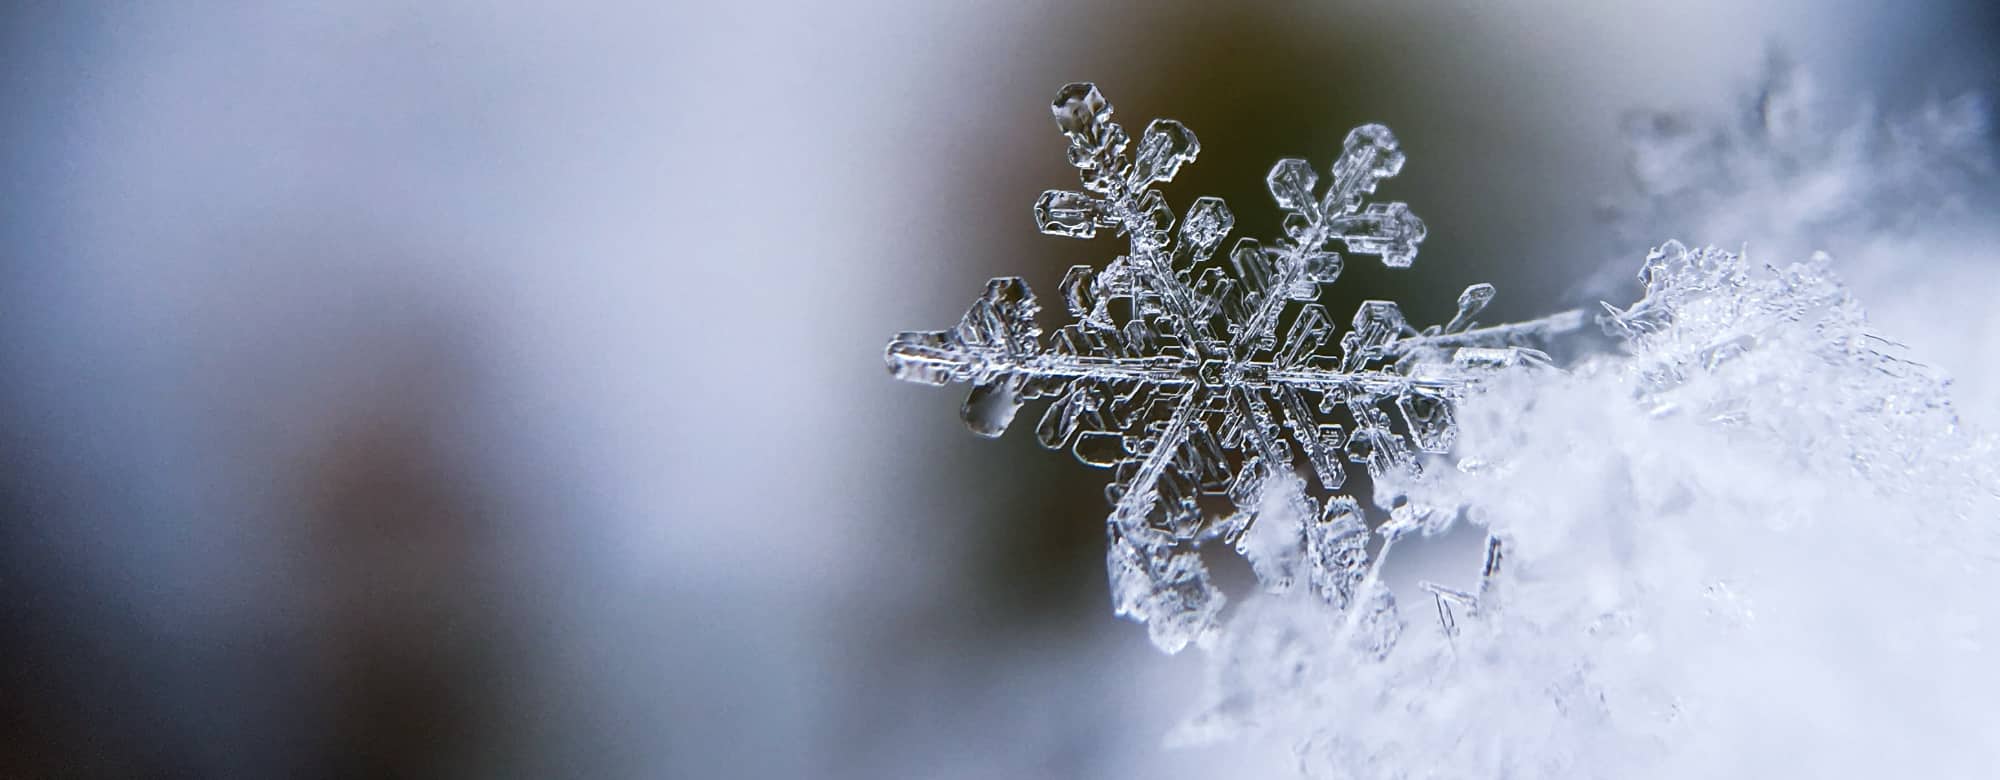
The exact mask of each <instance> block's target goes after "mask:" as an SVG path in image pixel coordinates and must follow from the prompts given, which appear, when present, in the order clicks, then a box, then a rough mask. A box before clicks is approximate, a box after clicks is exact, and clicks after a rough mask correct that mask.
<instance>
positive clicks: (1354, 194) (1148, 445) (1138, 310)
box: [885, 84, 1580, 652]
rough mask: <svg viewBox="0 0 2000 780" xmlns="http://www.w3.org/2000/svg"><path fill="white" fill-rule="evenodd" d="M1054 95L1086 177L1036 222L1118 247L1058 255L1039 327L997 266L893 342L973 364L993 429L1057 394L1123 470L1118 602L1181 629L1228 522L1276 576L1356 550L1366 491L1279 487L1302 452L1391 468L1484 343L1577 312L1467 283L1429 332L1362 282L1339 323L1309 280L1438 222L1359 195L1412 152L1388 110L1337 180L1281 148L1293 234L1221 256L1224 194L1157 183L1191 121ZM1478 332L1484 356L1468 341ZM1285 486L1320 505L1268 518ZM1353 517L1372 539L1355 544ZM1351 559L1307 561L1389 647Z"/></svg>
mask: <svg viewBox="0 0 2000 780" xmlns="http://www.w3.org/2000/svg"><path fill="white" fill-rule="evenodd" d="M1052 112H1053V113H1054V115H1055V119H1056V125H1057V127H1058V129H1060V130H1061V131H1062V133H1063V135H1064V136H1065V137H1066V138H1068V139H1069V148H1068V150H1067V153H1068V160H1069V162H1070V163H1071V164H1072V165H1073V166H1075V167H1076V168H1077V170H1078V173H1079V177H1080V179H1081V182H1082V184H1083V190H1082V191H1076V190H1049V191H1047V192H1044V193H1043V194H1042V195H1041V197H1040V198H1039V199H1037V200H1036V202H1035V204H1034V209H1033V211H1034V218H1035V224H1036V226H1037V227H1039V228H1040V229H1041V231H1042V232H1044V233H1048V234H1050V235H1057V236H1065V237H1071V238H1091V237H1093V236H1096V235H1097V234H1098V231H1100V230H1104V231H1115V232H1117V233H1118V234H1120V235H1122V236H1123V237H1124V238H1125V239H1126V241H1127V243H1128V248H1127V251H1126V253H1125V254H1124V255H1122V256H1120V257H1118V258H1116V259H1114V260H1112V261H1111V262H1110V263H1107V264H1106V265H1104V266H1103V267H1102V268H1093V267H1090V266H1076V267H1074V268H1071V269H1070V270H1069V272H1068V273H1067V274H1065V275H1064V277H1063V280H1062V283H1061V285H1060V292H1061V299H1062V306H1061V307H1060V308H1061V309H1062V310H1063V311H1065V312H1066V313H1067V314H1068V315H1069V318H1070V320H1071V324H1068V325H1064V326H1062V327H1061V328H1058V329H1056V330H1055V331H1054V332H1053V333H1052V334H1051V336H1050V338H1048V339H1047V340H1046V341H1044V340H1042V339H1041V331H1040V329H1039V328H1038V327H1037V325H1036V323H1035V315H1036V313H1037V312H1038V311H1039V310H1040V306H1039V304H1038V303H1037V301H1036V299H1035V296H1034V293H1033V292H1031V291H1029V290H1028V288H1027V285H1026V284H1024V283H1023V282H1022V281H1021V280H1019V279H1015V278H1005V279H995V280H993V282H991V283H989V284H988V286H987V289H986V291H985V292H984V293H983V294H982V295H981V296H980V297H979V299H978V300H976V301H974V302H973V305H972V307H971V309H970V310H969V311H967V313H966V315H965V318H964V319H963V320H962V321H961V322H960V323H959V325H958V326H957V327H955V328H952V329H950V330H943V331H919V332H911V333H903V334H900V335H898V336H896V337H895V339H893V340H892V341H891V342H890V343H889V347H888V350H887V352H886V355H885V357H886V359H887V362H888V365H889V369H890V371H891V373H892V374H894V375H895V376H896V377H897V378H900V379H905V380H910V381H916V382H924V383H928V384H944V383H947V382H966V383H970V384H972V385H973V390H972V394H971V397H970V398H968V400H967V401H966V404H965V408H964V417H965V422H966V424H967V425H968V426H969V427H971V428H972V430H973V431H974V432H976V433H979V434H981V435H986V436H997V435H999V434H1000V433H1001V432H1002V431H1003V430H1005V429H1006V428H1007V426H1008V425H1009V424H1010V423H1011V422H1012V421H1013V420H1014V418H1015V415H1016V412H1017V411H1018V410H1019V409H1020V408H1021V406H1022V405H1023V404H1024V403H1025V402H1026V401H1029V400H1032V399H1049V401H1050V403H1049V405H1048V407H1047V408H1046V410H1044V411H1043V412H1042V414H1041V416H1040V420H1039V422H1038V423H1037V424H1036V426H1035V435H1036V438H1037V440H1038V441H1040V442H1041V443H1042V445H1043V446H1046V447H1049V448H1051V449H1060V448H1068V449H1070V451H1071V452H1072V453H1073V454H1074V455H1075V456H1076V458H1077V459H1078V460H1079V461H1082V462H1083V463H1085V464H1088V465H1091V466H1098V467H1105V468H1109V469H1111V474H1112V484H1111V485H1110V486H1109V487H1108V488H1107V490H1106V495H1107V496H1109V497H1110V499H1111V502H1112V504H1113V508H1112V511H1111V516H1110V518H1109V521H1108V522H1109V526H1110V551H1109V553H1108V555H1109V558H1108V564H1109V568H1110V573H1111V580H1112V583H1111V585H1112V592H1113V594H1114V598H1113V601H1114V604H1115V606H1116V609H1117V611H1118V613H1119V614H1121V615H1125V616H1128V617H1131V618H1134V619H1137V620H1140V621H1144V622H1146V623H1147V624H1148V628H1149V630H1150V632H1151V635H1152V638H1153V640H1154V642H1155V643H1156V644H1158V645H1159V646H1160V647H1161V648H1163V649H1165V650H1168V651H1170V652H1172V651H1178V650H1180V649H1181V648H1183V647H1185V646H1187V644H1188V643H1189V642H1192V641H1194V640H1196V639H1199V638H1200V637H1202V636H1203V635H1205V634H1207V633H1209V632H1210V631H1211V630H1212V629H1213V628H1214V626H1215V621H1216V618H1217V616H1218V615H1219V614H1220V610H1221V607H1222V604H1223V596H1222V594H1221V593H1220V592H1219V591H1217V590H1216V589H1215V588H1214V586H1213V585H1212V584H1211V583H1210V582H1209V579H1208V572H1207V569H1206V567H1204V566H1203V565H1202V562H1201V558H1200V554H1199V550H1200V548H1201V546H1202V545H1203V544H1204V543H1206V542H1209V541H1213V540H1217V539H1221V540H1224V541H1227V542H1230V543H1231V544H1233V545H1235V546H1236V547H1237V548H1238V549H1239V550H1241V551H1243V552H1244V554H1245V555H1247V556H1249V557H1250V559H1251V561H1252V564H1253V566H1254V567H1255V568H1256V569H1257V570H1258V572H1259V574H1260V576H1261V577H1262V579H1263V580H1264V581H1265V584H1266V586H1267V587H1281V588H1282V587H1289V585H1288V583H1289V582H1290V580H1292V579H1294V578H1295V574H1294V572H1295V571H1296V570H1297V569H1298V568H1299V566H1300V565H1301V562H1302V561H1305V560H1307V559H1308V557H1311V560H1342V561H1354V560H1355V558H1356V556H1359V557H1360V559H1363V560H1365V558H1366V555H1365V539H1366V537H1367V534H1366V532H1365V528H1363V529H1362V531H1361V532H1360V533H1359V535H1358V536H1357V535H1356V534H1355V532H1354V529H1355V528H1357V527H1359V526H1358V525H1357V524H1359V523H1360V522H1361V520H1360V519H1359V514H1358V509H1354V507H1356V506H1357V505H1355V504H1353V502H1352V501H1348V500H1346V499H1343V498H1339V497H1337V496H1336V497H1334V498H1333V499H1331V501H1332V503H1327V504H1325V511H1324V512H1323V511H1322V500H1321V499H1318V498H1314V497H1311V496H1308V495H1305V494H1303V493H1300V492H1296V491H1294V492H1291V493H1287V494H1285V495H1284V497H1283V499H1282V500H1279V499H1277V498H1274V497H1273V495H1271V494H1270V491H1268V490H1267V489H1266V488H1267V486H1271V485H1279V484H1288V480H1289V478H1290V477H1291V475H1292V474H1294V473H1295V472H1297V471H1300V470H1304V471H1306V472H1307V473H1310V474H1312V475H1314V476H1315V477H1316V479H1317V482H1318V484H1319V486H1320V487H1321V488H1323V489H1324V490H1325V491H1329V492H1331V491H1335V490H1338V489H1340V488H1341V486H1342V485H1343V484H1344V483H1345V482H1346V471H1345V469H1346V463H1345V461H1352V462H1355V463H1362V464H1366V465H1367V467H1368V468H1369V470H1370V471H1371V472H1374V473H1377V474H1383V473H1387V472H1390V471H1396V470H1413V469H1415V468H1416V465H1417V458H1416V453H1418V452H1443V451H1446V450H1449V449H1450V448H1451V446H1452V442H1453V440H1454V436H1455V433H1454V422H1453V416H1452V406H1453V404H1454V403H1456V402H1457V400H1458V399H1459V398H1460V397H1462V396H1463V394H1464V393H1465V392H1466V391H1467V390H1468V388H1469V387H1470V386H1471V385H1472V383H1473V382H1474V381H1475V380H1476V379H1477V378H1478V377H1479V376H1481V375H1482V372H1480V371H1479V370H1477V369H1478V368H1479V367H1480V366H1482V365H1486V364H1492V363H1495V362H1496V361H1499V362H1505V361H1504V360H1503V359H1501V358H1498V357H1495V356H1497V355H1513V354H1517V353H1526V352H1527V351H1524V350H1520V349H1518V348H1517V347H1516V346H1513V345H1515V344H1517V343H1520V342H1521V341H1523V340H1524V339H1525V338H1529V337H1534V336H1539V335H1546V334H1547V333H1549V332H1554V331H1558V330H1562V329H1565V328H1569V327H1574V326H1575V325H1576V324H1577V322H1579V321H1580V320H1578V319H1577V318H1575V317H1569V318H1552V319H1550V320H1544V321H1536V322H1533V323H1524V324H1519V325H1510V326H1502V327H1497V328H1484V329H1482V328H1474V327H1471V326H1472V323H1471V320H1470V318H1471V317H1472V316H1473V315H1474V314H1476V313H1477V312H1478V310H1479V308H1480V307H1482V306H1484V305H1485V303H1486V301H1488V300H1490V299H1491V298H1492V295H1493V288H1492V286H1491V285H1474V286H1473V287H1472V288H1469V289H1468V290H1467V291H1466V294H1465V295H1464V296H1461V298H1460V301H1459V315H1458V316H1457V317H1456V318H1454V319H1453V320H1452V322H1451V323H1449V324H1448V325H1447V326H1444V327H1438V326H1433V327H1431V328H1430V329H1428V330H1426V331H1422V332H1419V331H1417V330H1416V329H1414V328H1412V327H1411V326H1410V325H1409V324H1408V323H1407V322H1406V321H1405V320H1404V318H1403V314H1402V311H1401V310H1400V309H1399V308H1398V307H1397V306H1396V305H1395V304H1394V303H1390V302H1387V301H1369V302H1367V303H1364V304H1363V305H1362V307H1361V310H1360V311H1359V312H1358V313H1356V315H1355V316H1354V318H1353V329H1352V330H1350V331H1349V332H1348V333H1347V334H1346V335H1345V336H1344V337H1341V338H1339V339H1337V340H1336V339H1335V338H1334V332H1335V326H1334V322H1335V320H1334V319H1333V317H1331V316H1330V315H1328V313H1327V312H1326V310H1325V308H1324V307H1322V306H1321V305H1320V304H1318V303H1315V302H1313V301H1315V300H1316V299H1317V298H1318V297H1319V294H1320V287H1321V286H1323V285H1327V284H1331V283H1332V282H1334V280H1335V279H1337V278H1338V277H1339V275H1340V271H1341V268H1342V257H1341V254H1340V252H1341V251H1345V252H1347V253H1350V254H1363V255H1375V256H1379V257H1380V258H1381V259H1382V262H1383V263H1384V264H1385V265H1388V266H1390V267H1405V266H1408V265H1409V264H1410V262H1411V261H1412V260H1413V259H1414V258H1415V256H1416V252H1417V246H1418V244H1420V243H1421V242H1422V241H1423V239H1424V225H1423V222H1422V221H1421V220H1419V219H1418V218H1417V217H1416V216H1415V215H1414V214H1412V213H1411V212H1410V210H1409V207H1408V206H1405V205H1404V204H1402V203H1368V202H1367V196H1368V195H1370V194H1372V193H1374V191H1375V189H1376V187H1377V185H1379V184H1380V183H1381V182H1382V181H1383V180H1384V179H1387V178H1389V177H1392V176H1394V175H1396V173H1397V172H1398V171H1400V170H1401V169H1402V166H1403V162H1404V158H1403V153H1402V151H1401V150H1400V149H1399V148H1398V145H1397V143H1396V137H1395V135H1394V134H1392V133H1390V132H1389V129H1388V128H1386V127H1383V126H1381V125H1365V126H1362V127H1359V128H1356V129H1355V130H1354V131H1353V132H1351V133H1349V134H1348V135H1347V139H1346V142H1345V144H1344V145H1343V149H1342V151H1341V154H1340V157H1339V159H1337V160H1336V161H1335V162H1334V163H1333V165H1332V166H1330V168H1329V169H1328V172H1327V178H1326V181H1325V182H1324V185H1325V186H1324V187H1322V186H1321V185H1322V181H1321V176H1320V174H1319V173H1318V172H1317V171H1315V170H1314V168H1313V166H1312V165H1311V164H1310V163H1308V162H1306V161H1305V160H1296V159H1293V160H1282V161H1280V162H1279V163H1278V164H1277V165H1276V166H1274V167H1272V169H1271V171H1270V173H1269V175H1268V176H1267V177H1266V184H1267V186H1268V187H1269V189H1270V191H1271V196H1272V198H1273V199H1274V200H1275V201H1276V202H1277V204H1278V206H1279V207H1280V208H1281V209H1284V210H1285V211H1286V212H1288V213H1287V214H1286V216H1285V220H1284V235H1283V236H1282V237H1278V238H1275V239H1272V240H1270V241H1268V242H1266V241H1259V240H1256V239H1253V238H1247V237H1246V238H1240V239H1238V240H1237V241H1236V243H1235V245H1234V246H1233V247H1232V248H1231V249H1230V250H1229V252H1228V253H1226V255H1221V254H1220V253H1219V252H1218V250H1219V249H1220V248H1221V247H1222V245H1223V243H1224V240H1225V239H1226V238H1227V237H1228V234H1229V233H1230V231H1231V230H1232V229H1233V228H1234V226H1235V217H1234V215H1233V214H1232V213H1231V212H1230V210H1229V208H1228V206H1227V204H1225V203H1223V201H1222V200H1221V199H1220V198H1213V197H1204V198H1197V199H1195V201H1194V202H1193V204H1192V205H1190V206H1189V208H1188V209H1187V211H1186V212H1185V213H1184V214H1183V215H1181V216H1180V218H1179V219H1178V220H1176V218H1175V214H1174V211H1173V210H1172V209H1171V208H1170V207H1169V206H1168V205H1167V202H1166V199H1165V197H1164V196H1163V195H1162V194H1161V193H1160V192H1159V191H1157V190H1154V189H1152V187H1153V186H1154V185H1156V184H1159V183H1163V182H1167V181H1169V180H1171V179H1173V177H1174V176H1175V174H1176V173H1178V171H1179V170H1180V168H1181V166H1182V165H1185V164H1187V163H1189V162H1192V161H1193V160H1194V158H1195V156H1196V155H1197V154H1199V152H1200V151H1201V143H1200V141H1199V140H1197V139H1196V137H1195V135H1194V133H1193V131H1191V130H1189V129H1188V128H1187V127H1186V126H1185V125H1182V124H1181V123H1179V122H1175V121H1172V120H1157V121H1154V122H1153V123H1151V124H1150V125H1148V126H1147V128H1146V130H1145V132H1144V133H1142V134H1140V137H1139V140H1138V142H1137V143H1136V144H1134V143H1133V142H1132V141H1131V138H1130V136H1129V135H1128V134H1127V133H1126V132H1125V130H1124V129H1123V128H1122V127H1120V126H1119V125H1118V124H1117V123H1116V122H1113V121H1112V114H1113V110H1112V106H1111V103H1110V102H1109V101H1107V100H1105V98H1104V95H1103V93H1101V92H1099V91H1098V90H1097V88H1096V87H1095V86H1094V85H1091V84H1070V85H1068V86H1065V87H1063V88H1062V90H1061V91H1060V92H1059V93H1058V94H1057V96H1056V100H1055V102H1054V104H1053V105H1052ZM1176 224H1178V230H1175V226H1176ZM1219 255H1220V256H1219ZM1285 323H1289V325H1288V326H1286V327H1283V328H1282V329H1281V327H1280V326H1281V325H1282V324H1285ZM1334 345H1338V349H1337V350H1335V349H1332V348H1331V347H1333V346H1334ZM1467 350H1485V351H1486V352H1484V353H1481V354H1485V355H1487V357H1483V358H1481V360H1479V361H1471V362H1468V361H1461V360H1455V359H1454V355H1455V354H1457V353H1460V352H1465V351H1467ZM1467 366H1470V367H1471V368H1467ZM1388 408H1394V409H1396V410H1398V411H1399V412H1400V414H1398V415H1396V416H1393V417H1392V416H1391V415H1390V414H1389V413H1387V412H1386V411H1384V410H1385V409H1388ZM1329 415H1332V416H1334V417H1335V419H1334V420H1329V419H1326V417H1327V416H1329ZM1342 418H1344V419H1342ZM1399 419H1400V420H1401V422H1402V425H1401V426H1398V425H1397V420H1399ZM1274 477H1275V479H1274ZM1204 494H1206V495H1215V496H1225V497H1227V499H1228V503H1229V504H1232V505H1233V507H1234V508H1233V511H1231V512H1229V513H1227V514H1226V516H1216V515H1214V514H1212V513H1211V512H1210V511H1209V510H1206V509H1204V507H1203V504H1202V501H1201V496H1202V495H1204ZM1274 501H1276V502H1277V503H1278V504H1281V505H1283V506H1284V507H1285V508H1286V512H1287V513H1288V514H1289V515H1291V516H1296V517H1307V518H1320V519H1318V520H1316V521H1315V523H1313V524H1311V525H1301V524H1299V523H1297V522H1292V521H1277V520H1274V521H1271V522H1265V523H1260V522H1259V520H1258V518H1259V517H1260V514H1261V513H1263V512H1264V511H1265V510H1266V509H1267V508H1268V507H1270V506H1272V505H1273V502H1274ZM1343 502H1344V503H1343ZM1350 510H1353V511H1350ZM1286 522H1290V523H1291V524H1290V525H1285V524H1284V523H1286ZM1328 528H1333V529H1335V530H1333V531H1329V530H1327V529H1328ZM1245 529H1248V535H1247V536H1246V535H1245ZM1329 533H1332V534H1333V535H1332V536H1329V535H1328V534H1329ZM1357 538H1358V539H1361V540H1363V541H1364V544H1363V546H1361V547H1356V546H1354V544H1355V543H1354V540H1355V539H1357ZM1356 565H1359V564H1358V563H1357V564H1356ZM1346 577H1347V575H1345V574H1336V575H1324V576H1321V575H1315V576H1314V577H1313V582H1314V588H1315V589H1316V590H1317V591H1318V592H1320V593H1321V595H1322V596H1323V597H1324V598H1325V599H1326V600H1327V601H1329V602H1332V603H1334V604H1336V605H1339V606H1342V607H1346V606H1349V605H1362V606H1363V608H1365V609H1371V610H1379V611H1383V612H1384V614H1380V615H1373V616H1369V617H1367V618H1366V619H1364V620H1361V622H1360V623H1358V624H1357V625H1364V626H1366V627H1367V629H1366V631H1367V633H1368V634H1369V636H1370V637H1371V638H1370V639H1368V640H1367V641H1368V642H1370V643H1373V644H1376V645H1382V650H1383V651H1384V652H1386V649H1387V643H1392V642H1393V641H1394V632H1393V631H1391V630H1390V629H1389V628H1388V627H1390V626H1393V625H1395V622H1396V621H1395V618H1394V616H1393V615H1392V614H1387V613H1388V612H1390V611H1392V610H1393V603H1394V602H1393V599H1391V598H1389V597H1388V594H1387V593H1386V591H1382V590H1381V589H1380V588H1379V587H1376V586H1367V587H1364V586H1363V585H1362V584H1361V583H1360V581H1358V580H1357V581H1353V582H1350V581H1348V579H1346ZM1370 581H1371V582H1372V580H1370Z"/></svg>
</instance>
